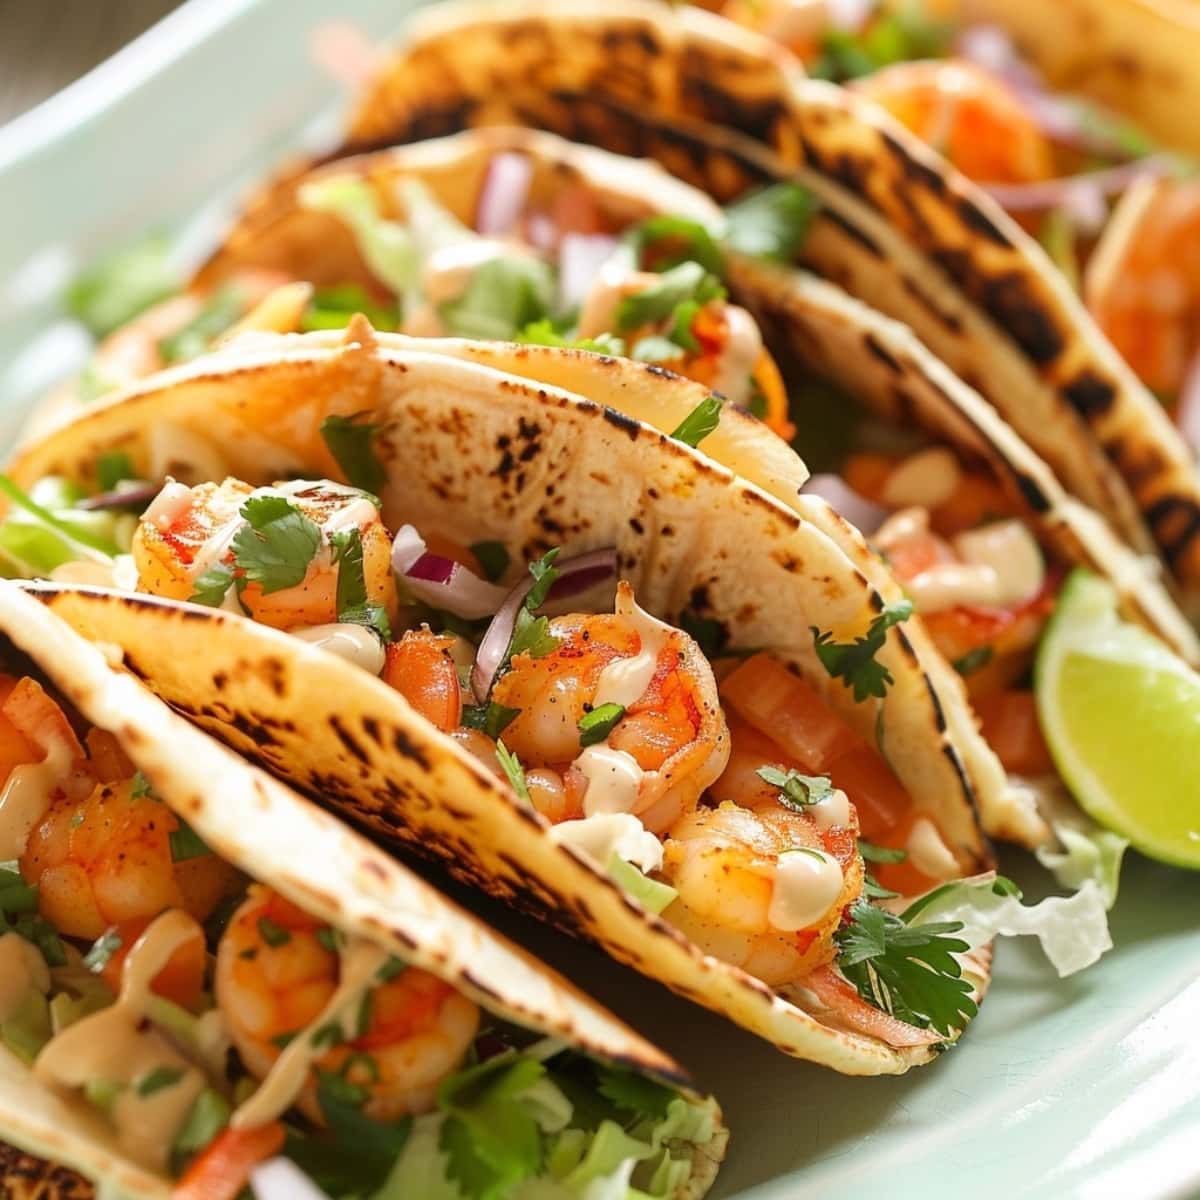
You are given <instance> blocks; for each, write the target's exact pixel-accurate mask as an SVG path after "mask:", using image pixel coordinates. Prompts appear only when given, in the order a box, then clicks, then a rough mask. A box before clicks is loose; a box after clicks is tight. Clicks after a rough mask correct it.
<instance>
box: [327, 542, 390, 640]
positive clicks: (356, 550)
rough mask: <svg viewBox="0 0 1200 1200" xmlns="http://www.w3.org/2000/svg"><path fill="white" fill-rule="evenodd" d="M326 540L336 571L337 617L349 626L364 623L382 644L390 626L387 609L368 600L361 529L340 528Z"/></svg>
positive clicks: (388, 637)
mask: <svg viewBox="0 0 1200 1200" xmlns="http://www.w3.org/2000/svg"><path fill="white" fill-rule="evenodd" d="M329 542H330V545H331V546H332V547H333V561H334V563H335V564H336V565H337V571H338V575H337V617H338V620H339V621H344V622H346V623H347V624H350V625H365V626H366V627H367V628H368V629H373V630H375V632H376V633H377V634H379V636H380V637H381V638H382V639H383V641H384V642H385V643H386V642H389V641H391V638H392V628H391V623H390V622H389V621H388V615H387V610H386V609H385V608H384V607H383V605H382V604H371V603H369V602H368V597H367V575H366V568H365V567H364V565H363V544H362V533H361V531H360V530H358V529H340V530H338V532H337V533H334V534H332V535H331V536H330V539H329Z"/></svg>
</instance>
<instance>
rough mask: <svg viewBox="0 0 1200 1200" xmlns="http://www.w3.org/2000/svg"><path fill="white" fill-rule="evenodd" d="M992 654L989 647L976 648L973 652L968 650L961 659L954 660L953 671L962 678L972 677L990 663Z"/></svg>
mask: <svg viewBox="0 0 1200 1200" xmlns="http://www.w3.org/2000/svg"><path fill="white" fill-rule="evenodd" d="M992 653H993V651H992V648H991V646H976V647H975V649H974V650H968V651H967V652H966V654H964V655H963V656H962V658H956V659H955V660H954V669H955V670H956V671H957V672H958V673H959V674H960V675H962V676H964V677H965V676H967V675H974V674H975V672H976V671H979V670H982V669H983V668H984V667H986V666H987V665H988V663H990V662H991V661H992Z"/></svg>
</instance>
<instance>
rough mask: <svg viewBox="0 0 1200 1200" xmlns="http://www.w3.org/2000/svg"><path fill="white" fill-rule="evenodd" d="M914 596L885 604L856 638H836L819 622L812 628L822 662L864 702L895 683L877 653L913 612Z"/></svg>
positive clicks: (857, 700)
mask: <svg viewBox="0 0 1200 1200" xmlns="http://www.w3.org/2000/svg"><path fill="white" fill-rule="evenodd" d="M912 611H913V606H912V601H911V600H897V601H895V602H893V603H892V604H888V605H886V606H885V607H884V610H883V612H881V613H880V614H879V616H877V617H876V618H875V619H874V620H873V621H872V622H871V625H870V628H869V629H868V630H867V632H866V634H865V635H864V636H863V637H860V638H856V639H855V640H854V641H853V642H835V641H833V635H832V634H830V633H828V632H826V633H822V632H821V631H820V630H819V629H817V627H816V626H815V625H810V626H809V630H810V632H811V633H812V636H813V645H814V647H815V649H816V652H817V657H818V658H819V659H820V660H821V665H822V666H823V667H824V668H825V670H826V671H828V672H829V675H830V677H831V678H832V679H841V680H843V681H844V682H845V684H846V686H847V687H853V689H854V699H855V701H856V702H857V703H859V704H861V703H862V702H863V701H864V700H865V699H866V698H867V697H868V696H877V697H880V698H882V697H883V696H885V695H887V690H888V687H889V686H890V685H891V684H892V682H893V680H892V673H891V672H890V671H889V670H888V669H887V667H885V666H884V665H883V664H882V663H880V662H876V661H875V655H876V654H878V653H879V651H880V650H881V649H882V648H883V644H884V640H885V638H886V637H887V631H888V630H889V629H890V628H891V627H892V626H893V625H898V624H899V623H900V622H901V621H907V620H908V618H909V617H911V616H912Z"/></svg>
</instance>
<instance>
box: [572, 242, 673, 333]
mask: <svg viewBox="0 0 1200 1200" xmlns="http://www.w3.org/2000/svg"><path fill="white" fill-rule="evenodd" d="M659 281H660V279H659V276H657V275H654V274H652V273H651V272H649V271H638V270H635V269H634V268H633V266H632V264H631V263H630V262H629V260H628V259H627V258H626V257H625V256H624V255H616V256H614V257H613V258H611V259H610V260H609V261H608V262H606V263H605V264H604V266H602V267H601V268H600V272H599V274H598V275H597V276H596V282H595V283H594V284H592V289H591V291H590V292H588V294H587V299H586V300H585V301H584V302H583V307H582V309H581V311H580V313H579V327H578V330H577V336H578V337H581V338H587V337H597V336H598V335H599V334H602V333H612V332H614V326H615V324H616V319H617V306H618V305H619V304H620V303H621V301H622V300H624V299H625V297H626V296H634V295H637V294H638V293H639V292H644V291H646V290H647V289H648V288H652V287H657V286H658V284H659Z"/></svg>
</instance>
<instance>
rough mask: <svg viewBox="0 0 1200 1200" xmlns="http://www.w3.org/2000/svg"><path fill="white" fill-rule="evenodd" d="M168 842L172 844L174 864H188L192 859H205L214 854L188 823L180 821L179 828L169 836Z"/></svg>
mask: <svg viewBox="0 0 1200 1200" xmlns="http://www.w3.org/2000/svg"><path fill="white" fill-rule="evenodd" d="M167 840H168V841H169V842H170V843H171V861H172V862H187V861H188V859H190V858H203V857H204V856H205V855H206V854H211V853H212V851H211V850H210V849H209V848H208V847H207V846H206V845H205V844H204V842H203V841H202V840H201V838H200V835H199V834H198V833H197V832H196V831H195V830H194V829H193V828H192V827H191V826H190V825H189V824H188V823H187V822H186V821H180V822H179V828H178V829H176V830H175V831H174V832H172V833H171V834H169V835H168V838H167Z"/></svg>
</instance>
